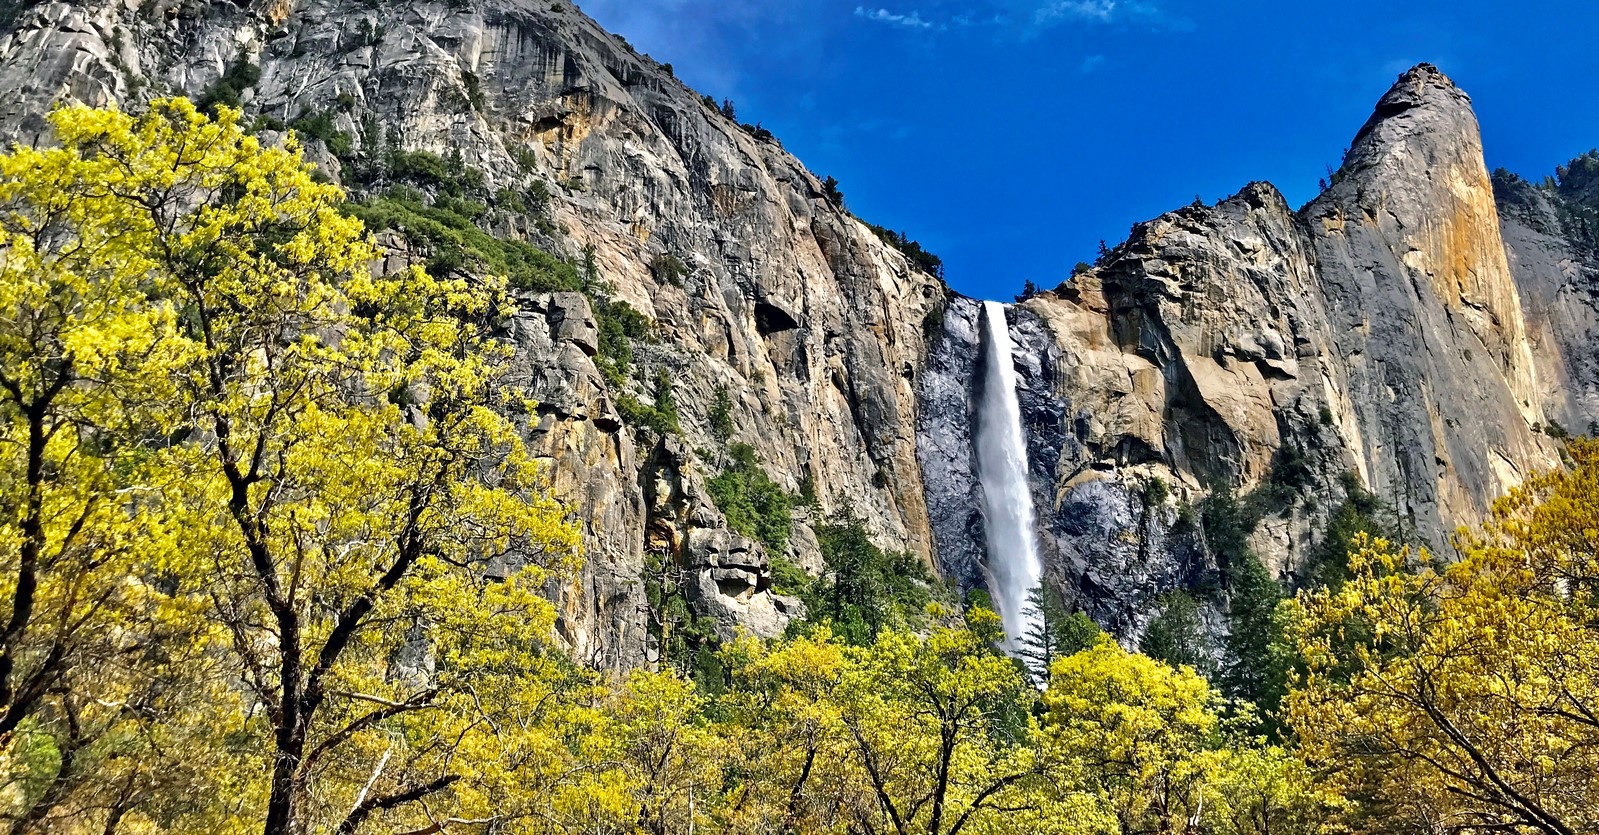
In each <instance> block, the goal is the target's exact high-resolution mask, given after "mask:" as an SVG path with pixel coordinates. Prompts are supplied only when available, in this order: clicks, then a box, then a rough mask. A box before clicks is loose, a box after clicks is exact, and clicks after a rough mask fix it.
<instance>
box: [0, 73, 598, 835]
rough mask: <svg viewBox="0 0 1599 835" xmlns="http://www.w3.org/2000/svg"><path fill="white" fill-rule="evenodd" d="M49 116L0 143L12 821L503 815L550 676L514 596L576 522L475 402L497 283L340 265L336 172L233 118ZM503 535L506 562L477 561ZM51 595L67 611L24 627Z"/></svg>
mask: <svg viewBox="0 0 1599 835" xmlns="http://www.w3.org/2000/svg"><path fill="white" fill-rule="evenodd" d="M51 118H52V124H53V126H54V127H55V130H56V138H57V140H58V141H59V142H60V146H59V147H57V148H53V149H50V150H44V151H35V150H31V149H25V148H19V149H17V150H16V151H14V152H13V153H11V154H9V155H7V156H5V157H0V171H3V179H0V200H3V202H4V205H5V211H6V214H5V221H4V222H5V227H4V228H5V230H6V233H5V238H4V242H3V243H4V248H5V253H6V257H5V258H4V259H3V261H0V263H3V264H4V265H5V269H6V270H7V275H6V280H5V282H4V285H3V286H4V287H5V288H6V291H5V292H6V293H7V294H9V295H10V296H11V298H9V299H7V301H8V302H10V303H12V306H11V308H10V309H13V310H20V311H24V312H29V311H36V312H37V315H30V316H27V317H26V318H24V319H20V320H13V321H17V322H18V323H19V324H22V325H23V326H22V327H20V328H14V329H11V330H9V331H6V332H5V333H4V334H3V335H0V344H3V345H4V346H5V347H4V348H3V350H5V351H7V353H8V355H7V357H6V361H5V366H4V367H5V372H6V373H5V378H4V379H5V381H6V382H5V385H4V386H3V388H5V389H6V390H7V391H8V392H9V393H10V395H11V398H12V399H11V400H10V401H9V405H7V406H5V407H4V411H5V413H6V417H7V424H6V426H7V427H8V429H7V431H21V432H23V433H24V435H25V437H26V438H27V439H28V440H27V442H25V443H22V444H20V445H19V444H10V445H6V449H7V453H6V455H7V456H8V457H9V459H10V460H9V461H7V462H6V467H7V469H6V470H5V476H4V477H5V478H6V479H7V480H8V481H10V482H11V483H13V484H15V485H17V487H18V488H21V489H16V490H7V491H6V495H7V496H8V497H16V499H10V500H9V501H11V502H12V505H11V506H10V507H8V508H6V514H5V516H4V521H3V522H0V524H3V525H5V529H4V530H3V533H0V543H5V545H4V547H5V551H4V559H5V561H6V562H7V563H9V565H8V566H7V568H8V569H9V570H8V571H7V572H6V577H7V578H8V579H7V583H8V588H7V589H6V591H7V592H8V594H7V595H6V596H7V598H8V599H9V600H11V601H12V605H11V610H12V611H11V617H10V622H11V623H12V624H20V627H19V628H16V629H9V630H8V631H7V633H6V635H5V636H4V641H5V643H4V645H3V646H0V681H3V682H4V683H5V686H4V688H3V690H4V693H3V694H0V695H3V696H4V698H3V699H0V708H3V709H4V710H5V711H6V712H5V714H4V720H3V721H5V722H7V723H9V724H10V725H11V727H10V728H8V730H22V729H23V728H24V724H23V720H27V722H28V724H27V725H26V730H25V732H24V733H20V734H8V735H7V736H6V737H5V738H4V743H3V744H4V748H3V749H0V753H3V755H4V757H3V764H4V767H5V769H6V770H7V772H8V777H10V779H11V780H12V781H13V782H14V783H15V784H17V785H22V786H34V787H36V789H35V790H32V791H24V792H22V793H20V794H16V795H13V796H12V797H11V798H8V802H9V800H11V799H15V800H17V801H18V806H17V807H16V809H15V810H14V811H15V812H16V814H17V815H19V816H20V817H22V818H24V819H28V820H33V821H39V822H43V821H46V820H47V819H48V820H51V821H64V820H71V819H74V816H75V815H83V814H88V815H90V816H91V817H100V818H101V820H100V821H99V822H91V821H90V820H83V824H84V825H92V826H98V825H101V824H103V825H104V826H106V827H108V828H111V829H115V827H116V826H117V825H118V823H119V822H121V821H122V820H123V819H124V818H127V817H129V816H133V817H138V818H141V819H142V821H143V823H141V824H138V825H140V826H144V827H147V828H148V827H150V826H154V825H160V826H161V828H163V829H165V828H169V827H168V826H167V825H166V824H165V823H159V824H158V823H157V822H158V821H163V820H166V817H165V816H178V817H181V818H182V819H183V820H184V823H183V826H182V827H181V828H198V829H204V830H208V831H229V830H232V829H234V828H236V825H235V823H232V822H230V821H237V820H239V819H240V816H243V819H249V818H257V816H259V817H260V818H264V819H265V828H266V831H268V832H274V833H276V832H289V833H299V832H306V831H332V830H337V831H341V832H345V831H348V832H354V831H356V830H358V829H361V828H362V827H364V826H368V825H371V826H378V825H382V826H385V827H393V828H402V829H403V828H416V827H418V826H422V825H425V823H426V821H427V819H428V816H430V815H433V814H442V815H444V816H445V817H462V818H473V819H477V818H486V819H492V820H495V821H500V820H513V819H515V818H516V817H517V816H519V815H521V814H523V813H524V811H525V810H524V808H523V807H522V806H521V805H520V802H521V801H520V799H522V798H525V797H527V795H525V794H521V792H522V791H523V789H524V788H525V787H526V786H528V785H529V784H532V783H536V782H537V781H538V780H539V779H540V778H539V776H538V775H537V774H536V773H535V772H534V771H532V770H527V769H524V768H523V765H524V764H525V763H526V762H527V761H528V760H527V756H528V752H529V751H532V750H535V749H537V748H539V747H541V746H543V745H545V744H546V743H547V741H548V739H549V738H550V737H549V736H548V734H550V733H552V730H551V727H550V726H549V724H548V720H550V719H552V718H553V715H552V714H550V713H548V712H546V711H544V710H543V708H541V707H539V706H540V705H544V704H547V703H548V702H549V699H550V694H552V693H558V692H564V691H566V690H567V689H569V688H570V687H571V686H572V683H573V682H574V681H575V680H580V679H574V678H573V677H572V676H570V675H568V674H567V673H566V672H565V669H566V668H565V667H564V665H563V664H562V663H560V662H559V660H558V656H555V655H552V654H551V653H549V652H548V651H547V641H548V640H549V637H550V636H551V635H552V632H553V624H554V608H553V606H551V604H550V603H549V602H548V601H546V600H544V599H543V598H541V597H539V596H537V595H536V594H535V593H534V592H533V589H535V588H537V587H538V586H539V585H540V584H541V583H542V582H543V581H544V579H545V578H546V577H549V576H556V575H558V574H559V573H560V572H563V571H565V570H567V569H569V568H570V567H571V566H572V565H573V562H574V560H575V557H576V549H577V532H576V530H575V529H574V528H573V527H571V526H570V525H568V524H567V522H566V521H565V511H564V509H563V508H561V507H560V506H559V505H558V504H556V503H555V502H553V501H552V500H550V499H548V498H546V497H545V496H544V495H543V493H542V491H541V486H540V475H539V471H538V468H537V467H536V466H535V464H534V462H533V460H532V458H531V456H529V455H528V454H527V452H526V450H525V449H523V447H522V445H521V442H520V440H519V438H518V436H517V434H516V433H515V431H514V430H513V429H512V427H511V425H510V424H509V422H508V421H506V420H505V419H504V418H503V417H500V416H499V414H498V413H497V412H496V411H495V409H497V408H503V407H505V406H507V405H508V404H507V402H506V401H505V400H504V394H503V393H502V392H500V391H499V389H498V388H497V387H496V385H495V383H494V380H495V379H496V377H497V376H498V373H499V370H498V369H499V364H500V362H501V361H502V359H503V357H504V355H505V352H504V349H503V348H501V347H499V345H498V343H496V342H495V341H494V340H493V337H492V330H493V328H494V327H495V324H496V323H497V322H498V321H499V320H500V319H501V318H502V317H504V316H505V315H507V314H508V313H509V312H510V308H509V306H508V299H507V297H506V296H505V295H504V292H503V280H491V279H486V280H481V281H477V282H471V283H469V282H465V281H461V280H452V279H441V278H436V277H433V276H430V275H428V274H427V273H424V272H422V271H420V270H401V271H399V272H396V273H388V274H382V275H377V274H374V273H373V272H372V270H371V269H370V266H369V265H370V263H371V262H372V261H373V260H375V258H376V255H377V252H376V250H375V249H374V248H373V247H372V246H371V244H370V243H369V242H368V240H367V239H366V238H365V236H364V233H363V231H362V228H361V225H360V223H359V222H357V221H355V220H353V219H351V218H348V217H345V216H344V215H342V214H340V212H339V207H340V204H341V203H342V201H343V194H342V193H341V192H340V191H339V190H338V189H337V188H335V187H332V186H327V185H321V184H318V183H317V182H315V181H314V180H313V179H312V177H311V172H310V169H309V168H308V167H307V166H306V165H305V164H304V163H303V162H302V160H301V157H300V155H299V151H298V148H297V147H296V146H295V145H294V144H293V142H292V140H291V142H290V144H289V145H288V146H287V147H285V148H263V147H261V146H260V145H259V144H258V143H257V141H256V140H255V139H254V138H253V137H249V136H247V135H246V134H245V132H244V131H243V130H242V129H241V128H240V126H239V114H238V113H237V111H233V110H230V109H228V108H225V107H219V108H218V109H217V118H216V119H215V120H214V121H213V120H210V119H208V118H206V117H205V116H204V115H202V114H200V113H199V112H198V111H197V110H196V109H195V108H194V106H193V105H191V104H190V103H188V102H187V101H184V100H181V99H178V100H161V101H157V102H154V103H153V104H152V105H151V108H150V111H149V112H148V113H146V114H144V115H142V116H132V115H127V114H122V113H119V112H116V111H112V110H89V109H84V108H69V109H65V110H61V111H57V112H56V113H55V114H53V115H52V117H51ZM178 149H183V153H181V154H180V153H178ZM112 183H114V184H115V187H112V188H108V187H107V185H108V184H112ZM41 224H49V227H48V228H49V229H50V230H51V231H50V234H48V235H42V234H40V231H41V230H42V229H43V228H45V227H44V226H42V225H41ZM78 375H87V376H84V377H82V378H81V379H82V380H83V383H84V385H78V384H77V382H76V380H77V379H79V377H78ZM69 386H70V387H71V391H70V392H69V391H67V389H68V387H69ZM63 392H67V393H66V394H63ZM57 398H60V399H57ZM57 407H68V408H70V409H71V412H70V413H66V414H64V415H60V416H56V415H53V413H52V409H54V408H57ZM63 418H64V419H66V420H67V421H68V422H66V423H62V424H60V425H59V426H55V427H54V428H52V426H51V424H50V423H48V422H49V421H54V420H58V419H63ZM41 420H43V421H45V422H46V423H41V422H40V421H41ZM39 438H42V439H43V440H42V442H40V441H39V440H37V439H39ZM85 443H87V444H89V447H88V449H87V450H86V451H87V452H89V453H90V454H87V455H83V456H77V455H70V454H69V453H70V451H71V450H70V447H69V446H68V445H69V444H70V445H82V444H85ZM53 454H58V455H63V456H65V458H64V460H63V463H64V464H65V466H63V467H59V468H56V467H52V468H50V469H48V470H46V469H45V468H43V467H42V466H41V465H40V462H42V461H44V460H45V459H47V458H48V457H49V456H50V455H53ZM74 459H76V460H74ZM118 480H126V481H125V483H124V484H123V485H122V486H120V487H118ZM113 487H117V489H118V494H119V495H127V496H129V497H130V498H129V499H125V500H124V499H118V500H117V501H114V502H110V501H106V495H107V494H105V493H103V491H104V490H106V489H110V488H113ZM135 497H136V498H135ZM47 513H48V514H49V517H50V518H51V519H52V523H51V524H58V525H59V524H64V525H65V526H66V527H64V528H51V527H50V526H49V524H47V523H46V522H45V518H46V515H45V514H47ZM513 543H514V544H515V549H516V553H517V554H518V559H517V562H518V563H519V564H521V565H522V566H523V567H522V568H521V569H520V570H517V571H514V572H512V571H508V570H501V571H500V572H499V576H500V577H501V579H500V581H499V582H494V583H491V582H488V581H487V577H488V574H487V568H488V566H489V565H490V564H492V563H494V562H495V561H497V560H500V559H501V558H502V557H503V556H504V555H505V554H506V553H507V551H508V550H510V549H511V548H512V546H513ZM80 546H81V547H82V548H84V549H86V550H85V551H84V553H83V557H84V558H85V559H87V560H88V563H87V564H85V565H74V563H73V560H74V559H76V557H75V556H74V551H73V549H74V548H75V547H80ZM128 558H136V560H137V561H136V562H121V561H120V560H125V559H128ZM105 570H109V571H110V572H111V573H110V574H102V573H101V572H102V571H105ZM75 606H83V607H87V608H85V609H84V610H83V611H82V613H81V615H72V614H71V612H72V608H71V607H75ZM125 607H130V608H126V609H125ZM62 613H64V614H67V615H68V617H69V620H68V621H66V622H68V623H73V622H76V623H80V624H81V626H82V627H83V628H88V629H93V630H94V631H95V632H97V633H98V634H96V635H93V636H84V638H83V640H82V641H81V643H80V642H79V641H78V636H76V635H74V634H72V633H71V632H66V633H63V631H62V630H61V629H60V627H59V626H51V627H50V628H49V629H48V630H45V631H44V632H40V631H38V628H39V627H41V626H42V625H43V621H41V620H39V618H50V619H58V618H59V614H62ZM101 617H112V618H115V620H113V621H109V622H107V621H101V620H97V618H101ZM108 626H110V627H111V628H108ZM46 636H48V637H46ZM40 641H43V642H44V643H40ZM100 647H105V648H107V649H112V650H114V651H115V654H114V655H112V656H107V657H106V658H105V659H104V660H102V661H101V662H99V663H93V659H94V655H93V653H94V652H95V651H98V648H100ZM69 652H70V653H73V657H72V658H71V659H70V664H68V665H67V667H71V668H72V669H71V670H70V674H71V675H72V676H73V677H74V679H75V684H73V685H72V686H66V687H65V688H64V689H63V685H67V684H68V680H67V679H66V678H65V677H66V676H67V675H69V670H68V668H67V667H63V666H62V664H61V661H60V659H62V658H64V657H66V654H67V653H69ZM85 662H90V663H91V666H90V667H81V666H80V665H82V664H84V663H85ZM107 662H110V663H107ZM129 665H131V667H130V666H129ZM152 675H153V676H154V677H153V678H152ZM41 682H43V683H46V684H48V685H49V687H50V689H51V690H52V691H55V695H56V697H57V698H55V699H54V700H53V703H52V704H49V705H46V704H45V703H44V702H42V701H40V698H41V697H40V696H35V695H34V694H35V693H36V692H38V688H39V685H40V683H41ZM152 687H154V688H156V689H154V690H152V689H150V688H152ZM167 688H170V689H167ZM119 704H122V705H127V706H129V707H136V709H134V710H132V711H122V710H117V709H114V708H115V707H116V706H117V705H119ZM248 704H254V705H258V706H259V708H260V709H249V710H246V709H245V707H246V705H248ZM46 707H48V708H49V709H46ZM497 728H498V729H501V730H499V731H496V730H495V729H497ZM513 728H514V729H515V730H514V731H511V730H510V729H513ZM166 744H174V745H179V746H181V748H179V749H178V750H173V751H168V752H164V753H163V749H162V746H164V745H166ZM134 757H150V760H149V761H146V762H142V763H141V762H139V761H137V760H134V759H132V758H134ZM173 757H177V758H178V759H176V760H174V759H171V758H173ZM96 769H101V772H100V773H95V770H96ZM91 775H93V776H94V777H96V778H97V779H90V776H91ZM152 783H153V784H154V785H153V786H152ZM119 787H120V788H119ZM107 792H111V793H110V794H109V795H107ZM90 809H92V810H93V811H92V812H89V811H86V810H90ZM79 819H80V820H81V818H79ZM258 819H259V818H258ZM41 825H43V826H45V827H46V828H53V827H54V826H56V825H57V824H43V823H41ZM129 825H133V824H131V823H130V824H129Z"/></svg>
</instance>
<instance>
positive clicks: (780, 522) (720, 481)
mask: <svg viewBox="0 0 1599 835" xmlns="http://www.w3.org/2000/svg"><path fill="white" fill-rule="evenodd" d="M728 458H729V462H728V465H727V466H726V467H725V468H724V469H723V470H722V472H721V473H719V474H717V475H716V477H714V478H712V479H711V480H710V481H708V482H706V485H705V486H706V488H707V489H708V490H709V491H710V493H711V499H712V500H713V501H715V502H716V507H717V508H718V509H719V510H721V511H722V515H723V516H726V517H727V524H728V527H730V528H732V529H733V530H735V531H738V532H739V533H741V534H743V535H744V536H747V537H750V538H751V539H756V540H759V541H760V542H761V543H762V544H764V545H765V546H766V547H767V549H768V550H769V551H771V552H772V553H778V554H781V553H784V552H786V551H787V550H788V537H789V533H790V530H791V529H792V528H793V525H794V516H793V510H792V504H793V503H792V500H791V499H790V498H789V495H788V493H786V492H784V490H783V488H782V487H780V486H779V485H778V484H777V482H775V481H772V479H771V477H770V476H768V475H767V474H766V470H764V469H762V468H761V464H760V461H759V460H758V459H757V458H756V455H755V448H754V447H752V446H750V445H749V444H733V445H732V446H730V447H728Z"/></svg>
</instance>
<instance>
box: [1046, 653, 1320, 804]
mask: <svg viewBox="0 0 1599 835" xmlns="http://www.w3.org/2000/svg"><path fill="white" fill-rule="evenodd" d="M1043 701H1044V706H1045V709H1046V713H1045V716H1044V724H1043V735H1044V742H1043V743H1042V744H1043V747H1044V751H1045V752H1046V756H1047V758H1048V759H1049V761H1050V762H1051V763H1052V767H1053V768H1054V769H1055V772H1054V773H1055V774H1056V780H1055V782H1056V784H1057V785H1058V786H1060V787H1061V790H1062V791H1066V792H1072V791H1075V792H1078V793H1080V794H1082V795H1085V796H1088V797H1091V798H1093V799H1094V801H1095V803H1096V805H1097V807H1098V808H1099V809H1100V810H1101V811H1102V813H1103V814H1106V815H1109V816H1110V817H1111V818H1112V819H1113V820H1114V821H1115V823H1116V830H1117V831H1119V832H1121V833H1146V832H1148V833H1154V832H1159V833H1193V835H1199V833H1239V834H1240V835H1241V834H1242V833H1259V835H1268V833H1317V832H1323V831H1326V826H1327V822H1328V816H1329V813H1330V812H1332V811H1333V810H1335V809H1337V808H1339V806H1340V803H1339V799H1338V798H1337V796H1336V795H1334V794H1332V793H1330V792H1327V791H1325V790H1323V789H1321V788H1318V787H1317V785H1316V783H1315V780H1314V779H1313V777H1312V775H1311V773H1310V772H1309V771H1308V770H1307V769H1305V768H1304V766H1303V765H1302V764H1300V763H1299V762H1298V761H1297V760H1296V759H1294V758H1293V757H1291V756H1290V755H1288V754H1287V753H1286V752H1285V751H1283V750H1282V749H1280V748H1276V747H1272V746H1267V745H1263V744H1262V743H1261V741H1260V740H1258V739H1254V738H1251V737H1248V736H1245V735H1242V734H1241V733H1240V730H1241V729H1242V728H1245V727H1247V726H1248V725H1249V724H1250V723H1251V720H1250V718H1249V717H1248V715H1247V714H1248V709H1247V707H1244V708H1240V707H1238V706H1236V705H1234V706H1229V705H1227V703H1226V702H1225V700H1224V699H1223V698H1222V696H1221V694H1220V693H1218V692H1217V691H1215V690H1214V689H1212V688H1211V687H1210V685H1208V684H1207V683H1206V682H1205V680H1204V679H1203V678H1201V677H1200V676H1199V675H1198V674H1196V673H1195V672H1194V671H1193V670H1192V669H1189V668H1180V669H1179V668H1173V667H1171V666H1168V665H1165V664H1161V663H1159V662H1157V661H1155V660H1153V659H1151V658H1147V657H1145V656H1142V655H1135V654H1131V653H1128V652H1126V651H1125V650H1123V649H1122V648H1121V647H1119V646H1117V645H1116V643H1115V642H1114V641H1112V640H1111V639H1110V638H1108V637H1106V638H1103V639H1101V640H1100V642H1099V643H1097V644H1095V645H1094V647H1092V648H1091V649H1088V650H1086V651H1083V652H1079V653H1077V654H1076V655H1073V656H1070V657H1068V658H1063V659H1060V660H1057V661H1056V662H1055V664H1054V665H1053V666H1052V667H1051V677H1050V683H1049V688H1048V690H1046V691H1045V692H1044V696H1043ZM1224 710H1231V711H1233V712H1236V713H1239V714H1240V716H1239V718H1238V719H1235V720H1232V721H1229V720H1227V719H1224V718H1223V711H1224Z"/></svg>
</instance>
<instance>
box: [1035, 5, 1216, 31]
mask: <svg viewBox="0 0 1599 835" xmlns="http://www.w3.org/2000/svg"><path fill="white" fill-rule="evenodd" d="M1074 21H1075V22H1079V23H1142V24H1146V25H1150V26H1156V27H1160V28H1165V29H1177V30H1180V31H1187V30H1190V29H1192V28H1194V23H1193V21H1191V20H1188V19H1186V18H1183V17H1178V16H1174V15H1171V14H1168V13H1167V12H1166V10H1165V9H1163V8H1161V7H1160V6H1158V5H1156V4H1154V3H1152V2H1146V0H1046V2H1044V4H1043V5H1041V6H1039V7H1038V10H1037V11H1036V12H1034V14H1033V23H1034V24H1035V25H1037V26H1041V27H1042V26H1052V25H1055V24H1060V23H1069V22H1074Z"/></svg>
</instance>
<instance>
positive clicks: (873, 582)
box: [803, 506, 934, 645]
mask: <svg viewBox="0 0 1599 835" xmlns="http://www.w3.org/2000/svg"><path fill="white" fill-rule="evenodd" d="M816 539H817V542H818V543H819V544H820V545H821V547H822V559H823V560H824V561H825V562H826V565H827V568H826V571H825V572H824V573H823V575H822V577H821V578H819V579H818V580H817V581H816V582H815V583H813V584H812V585H811V588H810V590H809V594H807V595H805V596H804V597H803V599H804V601H805V605H806V609H807V611H808V612H809V616H810V619H811V621H812V622H823V621H825V622H828V623H831V624H832V628H833V631H834V632H835V633H836V634H837V635H838V636H839V637H840V638H842V639H843V640H845V641H846V642H849V643H852V644H857V645H864V644H867V643H869V642H870V641H871V640H872V639H873V638H875V637H876V636H877V635H878V634H879V633H881V632H882V631H883V630H884V629H886V628H889V627H891V626H905V625H917V624H919V623H920V622H921V618H922V614H923V611H924V610H925V609H926V607H927V605H928V604H929V603H930V602H932V599H933V589H934V583H933V579H932V577H931V576H929V574H928V572H927V567H926V566H925V565H923V564H922V561H921V560H920V559H919V558H917V557H916V555H914V554H910V553H907V552H903V551H885V550H883V549H882V548H879V547H878V546H877V544H876V543H874V542H872V538H871V535H870V533H869V532H868V531H867V530H866V525H865V523H863V522H862V521H861V520H860V518H859V517H857V516H856V515H855V512H854V510H853V508H851V507H849V506H845V507H844V508H842V509H840V510H839V511H838V512H837V513H836V514H834V516H833V518H832V519H830V520H829V521H828V522H827V523H826V524H823V525H818V526H817V527H816Z"/></svg>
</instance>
